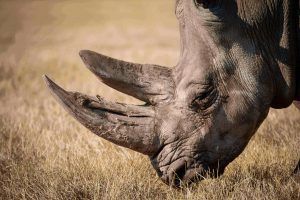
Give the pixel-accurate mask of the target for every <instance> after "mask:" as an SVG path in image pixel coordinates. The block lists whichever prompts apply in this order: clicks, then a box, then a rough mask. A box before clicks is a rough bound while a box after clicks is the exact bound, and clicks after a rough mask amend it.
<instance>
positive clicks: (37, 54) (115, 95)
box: [0, 0, 300, 199]
mask: <svg viewBox="0 0 300 200" xmlns="http://www.w3.org/2000/svg"><path fill="white" fill-rule="evenodd" d="M81 49H89V50H93V51H97V52H100V53H102V54H105V55H108V56H111V57H114V58H118V59H122V60H126V61H131V62H138V63H155V64H159V65H165V66H170V67H172V66H174V65H176V63H177V58H178V55H179V32H178V26H177V21H176V17H175V15H174V0H152V1H150V2H149V1H146V0H86V1H83V0H64V1H63V0H51V1H50V0H36V1H33V0H26V1H24V0H19V1H17V0H0V199H119V198H123V199H221V198H222V199H223V198H233V199H235V198H237V199H241V198H244V199H245V198H256V199H260V198H262V197H264V198H265V199H278V198H280V197H286V198H287V199H293V198H294V199H296V198H298V197H299V198H300V191H299V190H300V189H299V188H300V184H299V180H298V179H297V178H295V177H290V172H291V171H292V169H293V167H294V166H295V164H296V162H297V161H298V159H299V158H300V151H299V146H300V137H299V132H300V114H299V111H297V110H296V109H295V107H294V106H291V107H290V108H288V109H285V110H271V112H270V114H269V117H268V119H267V120H266V121H265V122H264V124H263V125H262V127H261V128H260V129H259V131H258V133H257V134H256V135H255V136H254V137H253V139H252V140H251V141H250V144H249V145H248V147H247V148H246V150H245V152H244V153H243V154H242V155H241V156H240V157H239V158H238V159H236V160H235V161H234V162H233V163H232V164H230V165H229V166H228V168H227V170H226V172H225V174H224V176H222V177H220V178H219V179H213V180H212V179H208V180H205V181H203V182H202V183H201V184H198V185H195V186H194V187H193V188H189V189H187V188H186V189H184V190H173V189H170V188H169V187H168V186H165V185H164V184H163V183H161V181H160V180H159V179H158V177H157V176H156V173H155V172H154V170H153V169H152V167H151V164H150V162H149V160H148V158H147V157H145V156H142V155H140V154H137V153H134V152H132V151H130V150H127V149H124V148H120V147H117V146H115V145H112V144H110V143H107V142H105V141H104V140H102V139H100V138H98V137H96V136H94V135H93V134H91V133H90V132H89V131H87V130H86V129H85V128H83V127H82V126H81V125H80V124H78V123H77V122H76V121H75V120H73V119H72V118H71V117H70V116H69V115H68V114H67V113H66V112H65V111H64V110H63V109H62V108H61V107H60V106H59V105H58V104H57V103H56V102H55V101H54V99H53V98H52V96H51V95H50V93H49V92H48V91H47V89H46V87H45V84H44V82H43V79H42V75H43V74H47V75H49V76H50V77H51V78H53V79H54V80H55V81H56V82H57V83H58V84H60V85H61V86H63V87H64V88H65V89H67V90H76V91H80V92H83V93H86V94H90V95H96V94H99V95H101V96H103V97H105V98H107V99H110V100H113V101H119V102H126V103H140V102H139V101H138V100H136V99H133V98H131V97H128V96H126V95H123V94H120V93H119V92H117V91H115V90H113V89H111V88H109V87H107V86H105V85H103V84H102V83H100V82H99V81H98V80H97V79H96V78H95V77H94V75H93V74H92V73H90V72H89V71H88V70H87V69H86V68H85V67H84V65H83V63H82V62H81V59H80V57H79V56H78V52H79V50H81Z"/></svg>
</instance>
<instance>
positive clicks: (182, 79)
mask: <svg viewBox="0 0 300 200" xmlns="http://www.w3.org/2000/svg"><path fill="white" fill-rule="evenodd" d="M298 10H299V1H298V0H226V1H225V0H177V1H176V11H175V14H176V16H177V18H178V21H179V29H180V35H181V40H180V42H181V53H180V58H179V61H178V64H177V65H176V66H175V67H173V68H169V67H164V66H158V65H152V64H136V63H130V62H125V61H122V60H117V59H114V58H111V57H108V56H105V55H101V54H98V53H96V52H93V51H89V50H82V51H80V53H79V54H80V56H81V58H82V60H83V62H84V64H85V65H86V67H87V68H88V69H89V70H90V71H92V72H93V73H94V74H95V75H96V76H97V77H98V78H99V79H100V80H101V81H102V82H103V83H104V84H106V85H108V86H110V87H111V88H114V89H116V90H118V91H120V92H122V93H125V94H127V95H131V96H133V97H135V98H137V99H139V100H141V101H143V102H145V103H144V104H143V105H127V104H123V103H115V102H111V101H109V100H105V99H103V98H102V97H100V96H96V97H92V96H87V95H84V94H81V93H78V92H68V91H66V90H64V89H62V88H61V87H60V86H58V85H57V84H56V83H54V82H53V81H52V80H51V79H50V78H48V77H47V76H45V81H46V83H47V86H48V87H49V88H50V90H51V92H52V94H53V95H54V96H55V97H56V99H57V100H58V101H59V102H60V103H61V104H62V105H63V106H64V108H65V109H66V110H67V111H68V112H69V113H70V114H71V115H72V116H73V117H74V118H75V119H76V120H78V121H79V122H80V123H81V124H83V125H84V126H85V127H86V128H88V129H89V130H91V131H92V132H93V133H95V134H97V135H98V136H100V137H102V138H104V139H106V140H108V141H110V142H112V143H114V144H116V145H120V146H123V147H126V148H129V149H131V150H134V151H137V152H140V153H142V154H145V155H147V156H149V159H150V161H151V164H152V165H153V167H154V169H155V170H156V172H157V174H158V176H159V177H160V178H161V179H162V181H163V182H165V183H166V184H169V185H171V186H174V187H178V186H180V185H181V184H182V183H184V184H189V183H193V182H197V181H200V180H202V179H203V176H205V175H211V176H212V177H214V176H219V175H221V174H222V173H223V172H224V169H225V167H226V166H227V165H228V164H229V163H230V162H231V161H233V160H234V159H235V158H236V157H237V156H238V155H240V154H241V152H242V151H243V150H244V148H245V147H246V145H247V143H248V142H249V140H250V138H251V137H252V136H253V135H254V133H255V132H256V130H257V129H258V127H259V126H260V124H261V123H262V122H263V121H264V119H265V118H266V116H267V115H268V112H269V109H270V108H276V109H281V108H286V107H288V106H290V105H291V104H292V103H293V101H294V102H295V103H296V104H297V105H298V106H299V103H300V66H299V63H300V62H299V49H298V48H299V47H300V46H299V41H300V40H299V18H298Z"/></svg>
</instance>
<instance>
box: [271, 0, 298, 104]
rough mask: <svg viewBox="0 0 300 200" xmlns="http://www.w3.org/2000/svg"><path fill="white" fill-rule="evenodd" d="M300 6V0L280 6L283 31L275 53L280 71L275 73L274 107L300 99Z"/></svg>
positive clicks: (292, 0)
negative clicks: (299, 48) (299, 11)
mask: <svg viewBox="0 0 300 200" xmlns="http://www.w3.org/2000/svg"><path fill="white" fill-rule="evenodd" d="M298 8H299V2H298V0H284V1H283V2H282V6H280V9H281V10H282V11H281V12H280V13H281V14H280V15H281V16H280V18H281V19H282V20H280V21H281V23H280V24H281V26H282V28H281V32H282V33H281V38H280V41H279V49H278V50H277V55H275V56H276V61H277V66H278V69H279V71H280V73H276V74H274V77H275V81H276V83H275V84H276V86H275V87H276V90H275V91H276V94H275V97H274V99H273V102H272V104H271V106H272V107H273V108H285V107H288V106H289V105H290V104H291V103H292V102H293V100H294V99H295V98H296V99H299V96H300V83H299V82H300V80H299V66H297V65H299V58H298V54H299V51H298V42H297V41H298V31H299V30H298V27H299V18H298ZM276 70H277V69H275V71H276ZM297 77H298V80H296V79H297Z"/></svg>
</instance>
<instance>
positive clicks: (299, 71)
mask: <svg viewBox="0 0 300 200" xmlns="http://www.w3.org/2000/svg"><path fill="white" fill-rule="evenodd" d="M298 3H299V2H298ZM297 8H298V9H297V10H298V13H300V10H299V4H298V5H297ZM299 18H300V15H299V14H298V17H297V20H298V22H297V23H298V25H297V28H296V29H297V31H298V38H297V40H298V47H297V48H298V49H297V55H298V56H297V58H298V60H297V66H296V95H295V100H296V101H298V103H299V104H300V57H299V55H300V24H299ZM299 108H300V106H299Z"/></svg>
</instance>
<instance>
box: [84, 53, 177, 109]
mask: <svg viewBox="0 0 300 200" xmlns="http://www.w3.org/2000/svg"><path fill="white" fill-rule="evenodd" d="M79 55H80V57H81V58H82V60H83V62H84V63H85V65H86V66H87V68H88V69H90V70H91V71H92V72H93V73H94V74H95V75H96V76H97V77H98V78H99V79H100V80H101V81H102V82H103V83H105V84H106V85H108V86H110V87H112V88H114V89H116V90H118V91H120V92H123V93H125V94H128V95H130V96H133V97H135V98H137V99H140V100H142V101H145V102H147V103H149V104H152V105H156V104H159V103H161V102H166V101H168V100H170V99H171V98H172V96H173V94H174V82H173V79H172V70H171V69H170V68H167V67H161V66H158V65H150V64H136V63H130V62H125V61H121V60H117V59H113V58H110V57H108V56H104V55H101V54H98V53H96V52H93V51H89V50H82V51H80V53H79Z"/></svg>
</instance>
